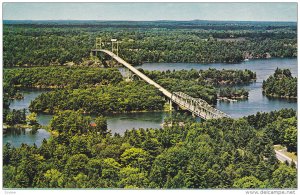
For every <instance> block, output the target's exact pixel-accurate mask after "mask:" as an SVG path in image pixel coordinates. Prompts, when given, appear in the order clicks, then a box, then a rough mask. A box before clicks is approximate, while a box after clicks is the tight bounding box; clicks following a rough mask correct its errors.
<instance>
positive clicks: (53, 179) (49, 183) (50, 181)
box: [43, 169, 64, 188]
mask: <svg viewBox="0 0 300 195" xmlns="http://www.w3.org/2000/svg"><path fill="white" fill-rule="evenodd" d="M44 178H45V180H44V181H43V183H44V184H46V187H47V188H61V187H64V186H63V185H62V184H63V179H62V173H61V172H59V171H58V170H57V169H50V170H47V171H46V173H44Z"/></svg>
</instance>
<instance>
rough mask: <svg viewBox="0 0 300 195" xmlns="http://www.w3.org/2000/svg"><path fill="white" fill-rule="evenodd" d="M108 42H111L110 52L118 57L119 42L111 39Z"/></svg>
mask: <svg viewBox="0 0 300 195" xmlns="http://www.w3.org/2000/svg"><path fill="white" fill-rule="evenodd" d="M110 41H111V52H113V53H115V54H117V56H119V41H118V40H117V39H111V40H110ZM114 43H115V44H114ZM114 46H115V47H114Z"/></svg>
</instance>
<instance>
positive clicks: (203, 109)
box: [92, 49, 230, 119]
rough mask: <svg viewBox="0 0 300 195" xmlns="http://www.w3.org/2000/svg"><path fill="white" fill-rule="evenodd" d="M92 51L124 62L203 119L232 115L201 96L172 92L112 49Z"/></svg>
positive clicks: (174, 100)
mask: <svg viewBox="0 0 300 195" xmlns="http://www.w3.org/2000/svg"><path fill="white" fill-rule="evenodd" d="M92 51H99V52H103V53H106V54H108V55H109V56H111V57H112V58H114V59H115V60H117V61H118V62H119V63H120V64H123V65H124V66H125V67H126V68H128V69H129V70H130V71H132V72H133V73H134V74H136V75H137V76H139V77H140V78H141V79H143V80H144V81H146V82H147V83H149V84H150V85H154V86H155V87H156V88H157V89H158V90H159V91H161V92H162V93H163V94H164V95H165V96H167V97H168V98H169V99H171V100H172V101H173V102H174V103H176V104H178V105H179V106H182V107H184V108H186V109H187V110H189V111H191V112H192V113H193V114H195V115H196V116H199V117H201V118H203V119H213V118H222V117H230V116H229V115H227V114H225V113H223V112H222V111H220V110H217V109H215V108H214V107H212V106H210V105H209V104H208V103H207V102H206V101H205V100H202V99H200V98H193V97H191V96H188V95H187V94H184V93H182V92H176V93H173V94H172V93H170V92H169V91H168V90H166V89H165V88H163V87H162V86H160V85H159V84H157V83H156V82H154V81H153V80H151V79H150V78H149V77H147V76H146V75H144V74H143V73H142V72H140V71H139V70H137V69H136V68H134V67H133V66H132V65H131V64H129V63H127V62H126V61H125V60H123V59H122V58H120V57H119V56H117V55H116V54H114V53H113V52H111V51H108V50H105V49H95V50H92Z"/></svg>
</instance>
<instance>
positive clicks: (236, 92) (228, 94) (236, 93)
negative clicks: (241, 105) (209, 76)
mask: <svg viewBox="0 0 300 195" xmlns="http://www.w3.org/2000/svg"><path fill="white" fill-rule="evenodd" d="M248 96H249V92H248V91H247V90H245V89H244V88H240V89H236V88H229V87H226V88H221V89H220V91H219V95H218V98H219V99H221V100H225V101H231V100H244V99H248Z"/></svg>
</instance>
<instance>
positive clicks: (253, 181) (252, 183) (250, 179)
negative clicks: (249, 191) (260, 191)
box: [233, 176, 263, 189]
mask: <svg viewBox="0 0 300 195" xmlns="http://www.w3.org/2000/svg"><path fill="white" fill-rule="evenodd" d="M262 184H263V182H261V181H259V180H258V179H257V178H256V177H254V176H246V177H243V178H240V179H237V180H235V181H234V183H233V187H234V188H240V189H245V188H260V187H261V186H262Z"/></svg>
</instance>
